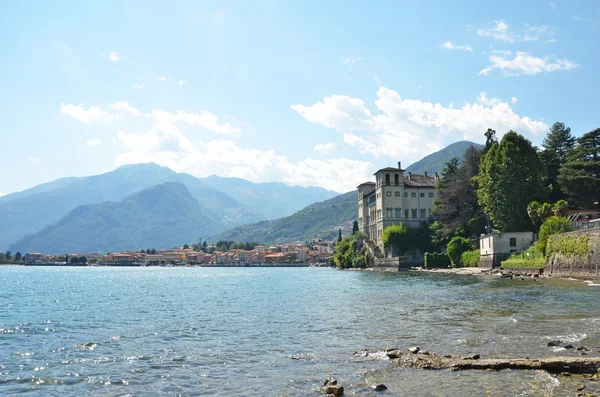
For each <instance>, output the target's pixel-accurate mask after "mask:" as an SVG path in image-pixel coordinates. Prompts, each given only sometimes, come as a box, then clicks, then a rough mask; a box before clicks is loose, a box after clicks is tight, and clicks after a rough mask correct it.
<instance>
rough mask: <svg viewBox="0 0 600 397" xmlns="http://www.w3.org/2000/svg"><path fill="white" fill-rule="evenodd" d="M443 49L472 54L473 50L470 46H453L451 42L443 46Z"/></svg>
mask: <svg viewBox="0 0 600 397" xmlns="http://www.w3.org/2000/svg"><path fill="white" fill-rule="evenodd" d="M442 47H444V48H445V49H447V50H459V51H469V52H472V51H473V49H472V48H471V46H470V45H457V44H453V43H452V42H451V41H447V42H445V43H444V44H442Z"/></svg>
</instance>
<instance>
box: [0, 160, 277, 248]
mask: <svg viewBox="0 0 600 397" xmlns="http://www.w3.org/2000/svg"><path fill="white" fill-rule="evenodd" d="M168 181H180V182H183V183H184V184H186V186H187V187H188V189H189V190H190V192H191V193H192V194H193V195H194V196H195V197H196V198H197V199H198V200H199V201H200V203H201V206H202V207H203V208H204V210H205V211H206V215H207V216H209V217H210V218H212V220H213V221H215V222H219V223H222V224H223V226H224V227H225V228H227V227H234V226H237V225H240V224H245V223H248V222H255V221H258V220H261V219H265V217H264V216H262V215H260V214H257V213H255V212H253V211H252V210H251V209H250V208H249V207H247V206H245V205H243V204H241V203H239V202H237V201H236V200H234V199H233V198H231V197H230V196H228V195H227V194H225V193H223V192H220V191H218V190H215V189H214V188H213V187H211V186H209V185H207V184H205V183H204V182H202V181H201V180H200V179H198V178H195V177H193V176H191V175H188V174H178V173H176V172H174V171H172V170H171V169H169V168H166V167H161V166H158V165H156V164H153V163H149V164H136V165H129V166H124V167H120V168H117V169H116V170H114V171H111V172H107V173H104V174H100V175H94V176H89V177H83V178H64V179H59V180H56V181H54V182H49V183H47V184H43V185H39V186H36V187H34V188H32V189H28V190H26V191H23V192H19V193H15V194H12V195H8V196H5V197H6V198H8V199H5V197H3V198H2V200H0V249H6V248H8V246H9V245H10V244H11V243H14V242H15V241H17V240H18V239H20V238H22V237H24V236H25V235H28V234H32V233H35V232H37V231H39V230H41V229H42V228H43V227H45V226H47V225H51V224H53V223H55V222H56V221H58V220H59V219H60V218H61V217H62V216H64V215H65V214H66V213H68V212H69V211H70V210H72V209H74V208H76V207H78V206H80V205H86V204H98V203H101V202H104V201H119V200H121V199H123V198H124V197H126V196H128V195H130V194H132V193H134V192H136V191H139V190H141V189H144V188H147V187H150V186H154V185H156V184H158V183H162V182H168ZM11 196H12V199H11ZM15 196H16V197H15Z"/></svg>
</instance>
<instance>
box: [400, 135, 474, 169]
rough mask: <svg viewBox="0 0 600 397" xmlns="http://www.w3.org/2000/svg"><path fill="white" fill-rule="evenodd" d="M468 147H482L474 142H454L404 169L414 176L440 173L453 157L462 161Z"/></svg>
mask: <svg viewBox="0 0 600 397" xmlns="http://www.w3.org/2000/svg"><path fill="white" fill-rule="evenodd" d="M470 146H475V147H476V148H478V149H482V148H483V145H480V144H478V143H475V142H469V141H459V142H455V143H453V144H451V145H449V146H446V147H445V148H443V149H442V150H440V151H439V152H435V153H431V154H430V155H428V156H425V157H423V158H422V159H421V160H419V161H417V162H416V163H414V164H411V165H410V166H409V167H408V168H406V171H407V172H409V171H410V172H413V173H415V174H421V175H422V174H423V173H424V172H425V171H427V172H428V173H430V174H433V173H434V172H437V173H440V174H441V173H442V170H443V169H444V167H445V165H446V163H447V162H448V161H450V159H452V158H453V157H457V158H459V159H462V156H463V154H464V153H465V150H467V149H468V148H469V147H470Z"/></svg>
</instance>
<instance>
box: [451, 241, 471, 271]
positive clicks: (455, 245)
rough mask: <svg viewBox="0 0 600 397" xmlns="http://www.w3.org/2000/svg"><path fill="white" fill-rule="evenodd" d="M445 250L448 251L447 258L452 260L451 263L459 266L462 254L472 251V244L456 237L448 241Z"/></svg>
mask: <svg viewBox="0 0 600 397" xmlns="http://www.w3.org/2000/svg"><path fill="white" fill-rule="evenodd" d="M446 249H447V251H448V256H449V257H450V259H451V260H452V263H454V265H456V266H459V265H461V262H460V257H461V256H462V254H463V253H465V252H467V251H471V250H472V249H473V243H471V241H470V240H468V239H466V238H464V237H458V236H457V237H454V238H453V239H452V240H450V242H449V243H448V247H447V248H446Z"/></svg>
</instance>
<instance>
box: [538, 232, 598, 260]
mask: <svg viewBox="0 0 600 397" xmlns="http://www.w3.org/2000/svg"><path fill="white" fill-rule="evenodd" d="M591 249H592V248H591V244H590V237H589V236H588V235H585V234H582V235H579V236H573V235H567V236H559V237H555V238H552V239H550V240H549V241H548V245H547V249H546V253H547V255H548V256H551V255H553V254H561V255H564V256H582V257H586V256H588V255H589V254H590V251H591Z"/></svg>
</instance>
